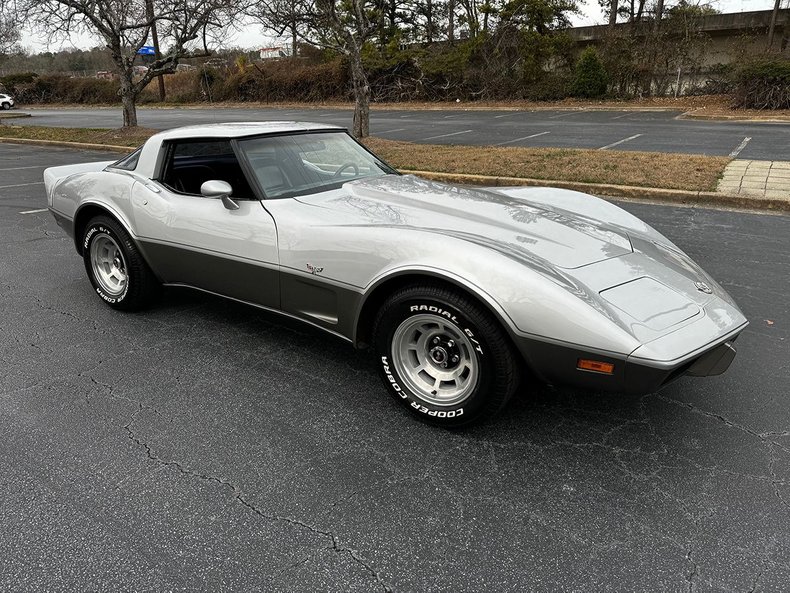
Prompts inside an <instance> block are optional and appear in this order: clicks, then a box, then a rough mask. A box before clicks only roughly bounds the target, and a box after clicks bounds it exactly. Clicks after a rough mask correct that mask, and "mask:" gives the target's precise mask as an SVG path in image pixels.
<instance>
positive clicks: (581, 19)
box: [22, 0, 787, 52]
mask: <svg viewBox="0 0 790 593" xmlns="http://www.w3.org/2000/svg"><path fill="white" fill-rule="evenodd" d="M668 3H669V2H668ZM786 3H787V0H785V1H784V2H783V6H784V5H786ZM711 4H712V5H713V6H714V7H715V8H717V9H718V10H719V11H721V12H748V11H751V10H770V9H772V8H773V5H774V2H773V0H712V1H711ZM581 8H582V14H580V15H576V16H574V17H573V18H572V19H571V20H572V21H573V24H574V25H575V26H581V25H598V24H601V23H603V14H602V12H601V9H600V7H599V5H598V1H597V0H582V2H581ZM271 41H272V40H271V39H270V38H268V39H267V37H266V36H265V35H264V32H263V31H261V29H260V28H259V27H256V26H255V25H249V26H246V27H243V28H242V30H241V31H238V32H236V31H233V32H231V33H230V35H228V36H227V37H226V42H225V45H226V46H228V47H242V48H259V47H261V46H263V45H267V44H270V43H271ZM22 44H23V45H24V46H25V48H27V49H28V50H30V51H33V52H39V51H46V50H47V49H49V50H50V51H56V50H59V49H64V48H70V47H75V48H89V47H93V46H96V45H98V44H99V41H98V40H97V39H92V38H91V37H90V36H87V35H73V36H72V38H71V39H70V40H69V41H68V42H64V43H58V44H56V45H51V46H49V47H48V46H47V44H46V42H45V40H44V39H43V38H41V37H39V36H36V35H34V34H33V33H31V32H30V31H24V32H23V36H22Z"/></svg>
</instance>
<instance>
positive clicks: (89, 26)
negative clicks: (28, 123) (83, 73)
mask: <svg viewBox="0 0 790 593" xmlns="http://www.w3.org/2000/svg"><path fill="white" fill-rule="evenodd" d="M0 1H2V0H0ZM9 1H11V2H14V9H15V13H16V16H17V20H18V21H20V22H24V23H27V24H28V25H31V26H32V27H34V28H35V29H36V30H38V31H42V32H45V33H46V34H47V35H48V36H49V38H50V39H51V40H57V39H66V38H68V37H69V35H70V34H71V33H74V32H87V33H90V34H93V35H96V36H98V37H100V38H101V39H102V40H103V42H104V44H105V45H106V46H107V49H108V50H109V51H110V55H111V57H112V62H113V65H114V70H115V73H116V74H117V75H118V80H119V82H120V89H119V91H118V94H119V95H120V97H121V104H122V105H123V126H124V127H134V126H136V125H137V98H138V97H139V95H140V93H141V92H142V90H143V89H144V88H145V87H146V86H147V85H148V83H149V82H151V81H152V80H153V79H154V78H155V77H157V76H160V75H163V74H171V73H173V72H175V71H176V67H177V66H178V62H179V60H180V59H181V58H183V57H185V56H187V55H209V54H210V51H209V49H208V43H209V39H210V35H211V33H212V32H213V31H217V30H219V29H220V28H221V27H222V25H223V19H228V18H229V17H230V15H231V14H233V11H234V8H235V6H236V4H235V0H153V1H152V2H150V4H151V6H147V5H148V4H149V2H148V1H147V0H9ZM149 8H150V9H152V10H149ZM225 22H227V21H225ZM154 24H156V25H157V26H158V29H159V36H160V37H161V38H162V40H163V41H164V42H165V44H166V46H167V50H166V51H165V52H163V53H162V54H161V55H160V56H158V57H156V58H155V59H154V61H153V62H151V63H150V64H149V65H148V68H147V70H145V71H144V72H139V73H138V74H137V75H136V74H135V68H134V61H135V57H136V56H137V53H138V51H139V50H140V48H141V47H142V46H144V45H145V44H146V43H147V41H148V37H149V34H150V33H151V27H152V26H153V25H154Z"/></svg>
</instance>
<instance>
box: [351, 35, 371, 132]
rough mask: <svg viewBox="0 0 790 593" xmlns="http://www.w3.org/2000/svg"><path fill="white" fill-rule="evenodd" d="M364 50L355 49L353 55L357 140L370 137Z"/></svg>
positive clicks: (368, 86) (352, 73)
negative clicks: (363, 61) (363, 59)
mask: <svg viewBox="0 0 790 593" xmlns="http://www.w3.org/2000/svg"><path fill="white" fill-rule="evenodd" d="M361 51H362V48H361V47H360V48H354V50H353V51H352V53H351V56H350V58H351V83H352V85H353V87H354V127H353V130H352V133H353V134H354V137H355V138H367V137H368V136H369V135H370V85H369V84H368V76H367V74H366V73H365V68H364V66H363V65H362V53H361Z"/></svg>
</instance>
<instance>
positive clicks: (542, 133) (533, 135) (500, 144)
mask: <svg viewBox="0 0 790 593" xmlns="http://www.w3.org/2000/svg"><path fill="white" fill-rule="evenodd" d="M546 134H551V132H538V133H537V134H532V135H531V136H524V137H523V138H516V139H515V140H508V141H506V142H497V143H496V144H494V146H502V145H504V144H513V143H514V142H520V141H521V140H529V139H530V138H537V137H538V136H545V135H546Z"/></svg>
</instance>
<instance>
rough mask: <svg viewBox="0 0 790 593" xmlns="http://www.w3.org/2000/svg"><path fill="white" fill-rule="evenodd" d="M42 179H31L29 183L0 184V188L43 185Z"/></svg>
mask: <svg viewBox="0 0 790 593" xmlns="http://www.w3.org/2000/svg"><path fill="white" fill-rule="evenodd" d="M43 184H44V182H43V181H31V182H30V183H15V184H14V185H0V189H9V188H11V187H25V186H26V185H43Z"/></svg>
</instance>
